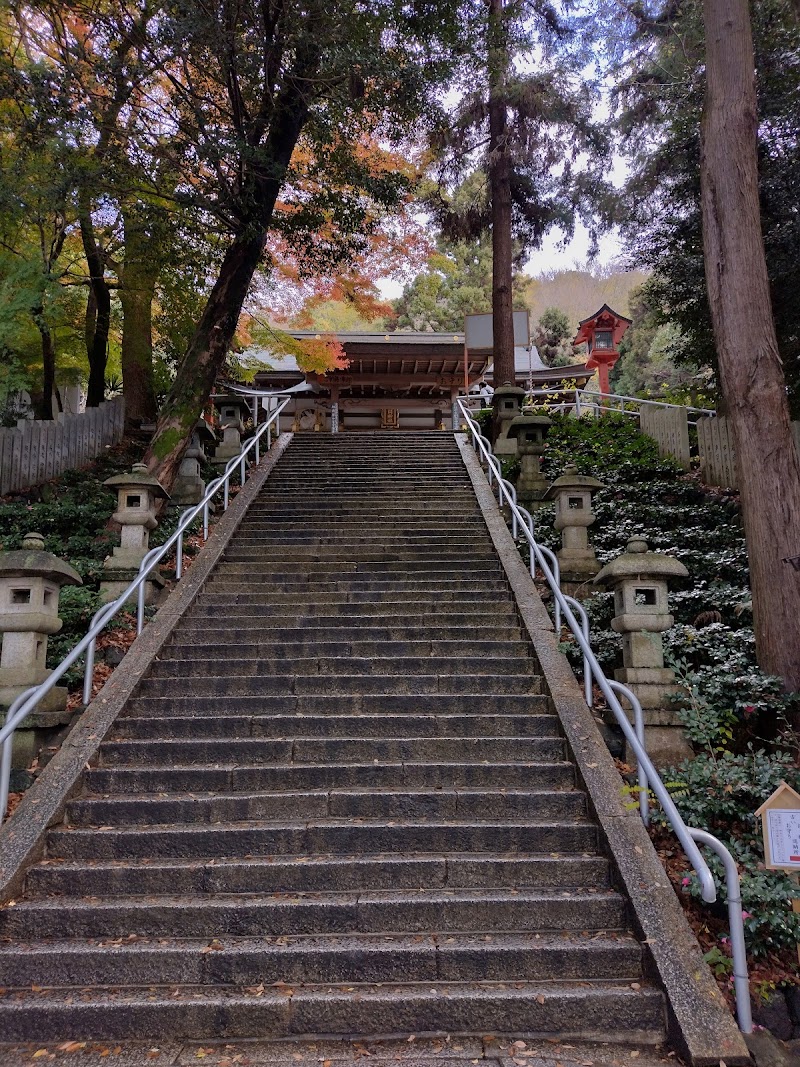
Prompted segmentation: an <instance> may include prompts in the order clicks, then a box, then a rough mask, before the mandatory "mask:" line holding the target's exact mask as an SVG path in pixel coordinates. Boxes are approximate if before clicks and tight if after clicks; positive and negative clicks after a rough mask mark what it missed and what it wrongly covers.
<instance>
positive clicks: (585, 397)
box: [459, 386, 717, 422]
mask: <svg viewBox="0 0 800 1067" xmlns="http://www.w3.org/2000/svg"><path fill="white" fill-rule="evenodd" d="M525 395H526V397H548V396H563V397H565V398H566V397H569V396H570V395H572V396H574V397H575V399H574V401H572V400H567V399H564V400H561V401H559V402H558V403H556V404H553V405H551V407H556V408H559V409H560V410H564V409H567V408H574V409H575V414H576V415H580V414H581V412H582V411H583V410H584V408H601V407H604V408H606V409H607V410H610V411H614V410H617V411H621V412H622V413H623V414H627V415H632V416H633V417H638V415H639V412H638V411H626V409H625V405H626V404H638V405H639V406H640V407H641V406H645V407H654V408H675V409H678V408H685V410H686V413H687V415H688V416H689V421H690V422H696V421H697V419H698V418H701V417H703V416H706V415H708V416H716V414H717V412H716V411H715V410H714V409H713V408H695V407H692V406H691V405H689V404H670V403H669V402H668V401H666V400H649V399H645V398H644V397H641V396H625V395H624V394H623V393H599V392H595V391H594V390H593V389H577V388H576V389H561V388H559V386H554V387H553V388H552V389H528V390H526V392H525ZM459 401H466V402H467V403H476V402H478V401H480V402H481V403H483V398H482V397H480V396H469V397H459ZM462 410H463V408H462Z"/></svg>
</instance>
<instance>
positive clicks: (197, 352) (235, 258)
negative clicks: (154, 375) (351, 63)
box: [145, 40, 320, 492]
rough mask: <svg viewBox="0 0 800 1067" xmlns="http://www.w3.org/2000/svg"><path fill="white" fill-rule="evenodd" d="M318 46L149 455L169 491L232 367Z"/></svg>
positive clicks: (283, 110) (292, 92)
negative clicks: (229, 361)
mask: <svg viewBox="0 0 800 1067" xmlns="http://www.w3.org/2000/svg"><path fill="white" fill-rule="evenodd" d="M319 59H320V53H319V49H318V47H317V45H316V42H314V41H313V40H312V41H309V42H308V46H307V47H306V48H304V49H302V50H300V52H299V55H298V59H297V61H296V62H297V68H296V72H295V75H294V76H293V77H291V78H288V79H287V82H286V89H285V91H284V93H283V94H282V96H281V97H280V98H279V99H278V100H277V102H276V104H275V108H274V112H273V118H272V121H271V124H270V128H269V133H268V135H267V137H266V141H265V144H264V150H263V155H262V160H261V161H260V164H259V167H258V171H257V173H256V172H254V171H253V170H250V169H249V168H246V170H245V180H246V181H248V183H249V187H250V194H251V197H250V199H251V203H252V205H253V206H252V209H251V212H250V213H249V215H248V216H246V217H244V218H243V219H242V221H241V222H240V224H239V229H238V232H237V235H236V237H235V238H234V241H233V244H232V245H231V247H230V248H229V249H228V251H227V253H226V255H225V258H224V259H223V261H222V266H221V267H220V272H219V275H218V277H217V281H216V283H215V285H214V288H213V289H212V290H211V295H210V296H209V298H208V303H207V304H206V306H205V309H204V311H203V314H202V316H201V318H200V322H199V323H198V326H197V329H196V330H195V333H194V336H193V337H192V340H191V341H190V342H189V348H188V350H187V352H186V355H185V356H184V357H183V361H182V362H181V365H180V368H179V369H178V374H177V376H176V378H175V382H174V384H173V386H172V389H171V390H170V393H169V396H168V397H167V401H166V403H165V405H164V407H163V409H162V411H161V414H160V416H159V419H158V423H157V425H156V432H155V434H154V436H153V440H152V441H151V443H150V447H149V449H148V450H147V452H146V454H145V462H146V463H147V465H148V468H149V470H150V471H151V472H152V473H153V474H155V475H156V476H157V477H158V479H159V481H160V482H161V484H162V485H163V486H164V488H165V489H166V490H167V491H168V492H169V490H170V489H171V488H172V484H173V482H174V481H175V478H176V476H177V473H178V469H179V467H180V462H181V459H182V458H183V453H184V452H185V451H186V446H187V445H188V443H189V440H190V437H191V433H192V430H193V429H194V425H195V423H196V422H197V419H198V418H199V417H200V415H201V414H202V411H203V408H204V407H205V405H206V402H207V401H208V397H209V395H210V394H211V390H212V389H213V387H214V382H215V381H216V378H217V375H218V374H219V372H220V370H222V368H223V367H224V365H225V359H226V357H227V354H228V350H229V348H230V344H231V341H232V340H233V335H234V333H235V332H236V327H237V325H238V322H239V315H240V314H241V311H242V305H243V304H244V301H245V299H246V297H247V293H248V290H249V288H250V284H251V282H252V280H253V275H254V273H255V270H256V267H257V266H258V263H259V261H260V259H261V256H262V255H263V253H264V246H265V244H266V239H267V233H268V231H269V227H270V224H271V222H272V215H273V212H274V210H275V202H276V200H277V199H278V194H279V193H280V191H281V187H282V186H283V183H284V181H285V178H286V172H287V170H288V168H289V162H290V160H291V158H292V153H293V152H294V149H295V145H296V144H297V141H298V139H299V137H300V133H301V131H302V129H303V126H304V125H305V123H306V120H307V118H308V110H309V97H308V96H307V95H306V94H307V92H308V90H309V87H310V86H311V85H312V84H313V80H314V79H315V77H316V75H317V70H318V66H319Z"/></svg>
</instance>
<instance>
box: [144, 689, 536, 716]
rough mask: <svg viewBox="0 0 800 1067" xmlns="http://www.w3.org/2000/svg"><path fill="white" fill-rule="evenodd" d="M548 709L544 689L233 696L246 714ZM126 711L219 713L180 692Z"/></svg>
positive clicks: (209, 701) (215, 706) (207, 700)
mask: <svg viewBox="0 0 800 1067" xmlns="http://www.w3.org/2000/svg"><path fill="white" fill-rule="evenodd" d="M547 711H549V704H548V697H547V696H545V694H543V693H527V694H524V695H523V694H521V693H501V694H496V693H485V694H481V698H480V704H479V705H478V706H476V705H475V704H474V701H473V699H472V697H471V696H470V695H466V696H465V695H464V694H457V693H449V694H448V693H426V694H424V696H420V695H419V694H413V693H339V694H336V695H333V694H331V693H314V694H306V695H295V694H286V693H284V694H277V695H272V696H264V695H263V694H251V695H249V696H237V698H236V704H235V709H232V710H231V714H242V715H245V714H248V715H291V716H295V715H308V714H314V715H406V714H410V715H420V714H425V715H463V714H468V713H475V712H479V713H481V714H484V715H521V716H528V715H543V714H545V713H546V712H547ZM125 713H126V714H130V715H137V716H141V717H144V718H151V717H157V716H160V715H177V716H180V717H185V716H189V715H196V716H198V717H200V716H202V717H203V718H208V717H210V716H215V717H219V716H220V715H221V711H220V703H219V700H218V699H216V698H215V697H207V696H202V695H201V696H193V695H189V694H187V693H182V692H179V693H177V694H175V695H172V696H162V695H160V694H159V693H158V691H156V692H155V693H153V694H150V695H143V694H141V693H139V694H138V695H136V696H134V697H132V698H131V699H130V700H129V701H128V703H127V704H126V706H125Z"/></svg>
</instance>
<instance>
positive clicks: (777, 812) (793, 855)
mask: <svg viewBox="0 0 800 1067" xmlns="http://www.w3.org/2000/svg"><path fill="white" fill-rule="evenodd" d="M764 814H765V815H766V823H767V836H768V838H769V851H770V856H771V859H772V866H773V867H783V868H786V869H787V870H791V869H794V870H800V810H796V809H794V810H792V809H787V808H770V809H768V810H767V811H766V812H765V813H764Z"/></svg>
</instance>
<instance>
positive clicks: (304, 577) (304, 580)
mask: <svg viewBox="0 0 800 1067" xmlns="http://www.w3.org/2000/svg"><path fill="white" fill-rule="evenodd" d="M221 583H225V584H226V585H227V584H228V583H230V584H231V585H233V584H237V583H238V584H244V585H246V586H247V587H248V589H249V590H250V591H253V590H260V589H275V590H282V591H284V592H287V593H292V592H303V591H305V590H314V591H318V592H320V593H325V592H337V591H339V590H348V591H350V590H352V591H353V592H356V591H358V590H363V591H365V592H366V591H369V590H376V591H383V590H393V589H420V590H424V591H431V592H437V591H439V590H441V591H445V592H446V591H447V590H451V589H453V590H455V589H459V590H461V589H463V590H466V591H470V590H475V591H476V592H477V591H480V590H487V589H488V590H493V591H494V592H496V593H497V594H498V595H505V596H508V582H507V581H506V580H505V579H504V578H503V577H502V575H500V574H498V572H497V571H496V570H495V569H494V568H490V569H488V570H486V571H470V572H469V574H468V575H465V576H462V575H460V574H453V575H451V576H446V577H442V576H439V577H437V578H434V577H424V576H423V577H418V576H417V575H413V576H412V577H410V578H408V577H405V576H404V575H402V574H390V575H386V576H383V577H380V576H379V577H377V578H372V577H369V576H362V575H360V574H359V573H358V572H357V571H356V572H355V573H352V572H351V573H348V575H347V576H346V577H343V578H340V577H337V576H336V575H335V574H331V573H330V572H327V573H325V574H321V575H318V574H316V573H315V572H314V571H306V572H305V573H304V572H302V571H298V572H297V573H296V574H295V575H294V577H293V578H283V579H282V580H281V581H280V582H276V581H273V580H271V579H270V580H268V581H266V582H265V581H262V579H261V577H260V575H259V574H258V573H253V570H252V569H251V568H248V567H247V565H246V564H242V563H222V564H220V566H219V567H218V568H217V570H216V571H215V573H214V575H213V577H212V578H211V580H210V583H209V585H207V586H206V587H205V588H207V589H208V588H213V589H217V588H219V586H220V584H221ZM248 589H246V590H244V591H245V592H247V591H248Z"/></svg>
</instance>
